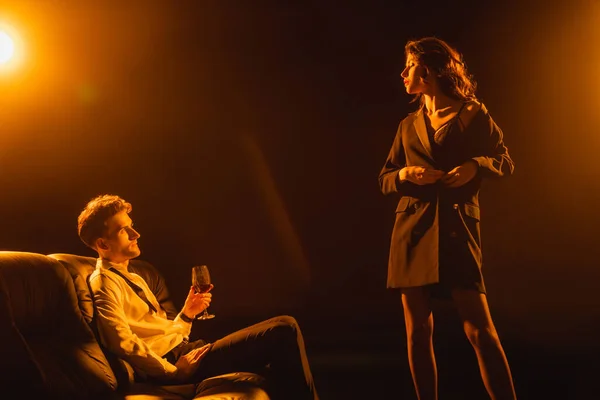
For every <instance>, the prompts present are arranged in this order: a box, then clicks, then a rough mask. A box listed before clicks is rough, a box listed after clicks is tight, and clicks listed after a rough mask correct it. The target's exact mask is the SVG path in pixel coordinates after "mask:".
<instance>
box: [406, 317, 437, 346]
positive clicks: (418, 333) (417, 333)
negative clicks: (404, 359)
mask: <svg viewBox="0 0 600 400" xmlns="http://www.w3.org/2000/svg"><path fill="white" fill-rule="evenodd" d="M406 335H407V337H408V341H409V343H411V344H415V345H418V344H429V343H431V340H432V338H433V320H432V319H428V320H426V321H423V322H419V323H409V324H407V326H406Z"/></svg>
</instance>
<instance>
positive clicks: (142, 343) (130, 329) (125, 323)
mask: <svg viewBox="0 0 600 400" xmlns="http://www.w3.org/2000/svg"><path fill="white" fill-rule="evenodd" d="M111 267H112V268H115V269H117V270H118V271H119V272H121V273H122V274H123V275H125V276H126V277H127V278H128V279H129V280H131V282H133V283H135V284H136V285H138V286H139V287H140V288H142V290H143V291H144V293H145V294H146V297H147V298H148V300H149V301H150V302H151V303H152V305H154V307H155V308H156V310H158V311H157V312H154V311H152V310H148V305H147V304H146V303H145V302H144V301H143V300H142V299H141V298H140V297H139V296H138V295H137V294H136V293H135V291H133V289H132V288H131V287H130V286H129V284H128V283H127V282H125V280H124V279H123V278H122V277H120V276H119V275H118V274H116V273H115V272H114V271H110V270H109V268H111ZM90 287H91V290H92V293H93V295H94V306H95V310H96V324H97V326H98V332H99V335H100V340H101V341H102V343H103V345H104V346H105V347H106V348H107V349H108V350H110V351H111V352H113V353H115V354H117V355H118V356H119V357H121V358H123V359H124V360H126V361H127V362H129V363H130V364H131V365H132V366H133V368H134V369H135V370H136V372H137V373H138V374H140V375H141V376H152V377H165V376H172V375H173V374H175V373H176V372H177V368H176V367H175V365H173V364H171V363H170V362H168V361H167V360H166V359H164V358H162V357H163V356H164V355H165V354H167V353H168V352H169V351H170V350H171V349H173V348H174V347H175V346H177V345H178V344H180V343H181V342H182V341H183V340H184V338H185V339H186V340H187V339H188V338H189V335H190V332H191V328H192V324H191V323H189V322H185V321H183V320H182V319H181V313H179V315H177V317H176V318H175V319H174V320H172V321H171V320H169V319H167V313H166V312H165V310H163V309H162V308H161V307H160V305H159V303H158V301H157V300H156V297H155V296H154V294H153V293H152V291H151V290H150V288H149V287H148V284H147V283H146V281H145V280H144V279H143V278H142V277H141V276H139V275H137V274H134V273H133V272H129V271H127V266H126V265H123V264H116V263H111V262H109V261H106V260H101V259H98V261H97V262H96V270H95V271H94V272H93V273H92V275H91V276H90Z"/></svg>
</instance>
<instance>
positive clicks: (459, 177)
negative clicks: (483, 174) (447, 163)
mask: <svg viewBox="0 0 600 400" xmlns="http://www.w3.org/2000/svg"><path fill="white" fill-rule="evenodd" d="M478 168H479V164H477V162H476V161H475V160H469V161H467V162H465V163H463V164H462V165H459V166H458V167H456V168H454V169H453V170H451V171H448V172H447V173H446V175H444V176H443V177H442V178H441V179H440V182H442V184H443V185H444V186H446V187H449V188H457V187H460V186H462V185H464V184H466V183H467V182H469V181H470V180H471V179H473V178H475V175H477V169H478Z"/></svg>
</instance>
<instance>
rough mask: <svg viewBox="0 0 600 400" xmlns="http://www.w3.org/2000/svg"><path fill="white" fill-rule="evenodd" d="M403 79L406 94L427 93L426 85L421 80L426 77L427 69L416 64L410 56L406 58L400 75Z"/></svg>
mask: <svg viewBox="0 0 600 400" xmlns="http://www.w3.org/2000/svg"><path fill="white" fill-rule="evenodd" d="M400 75H401V76H402V78H404V87H405V88H406V93H408V94H419V93H424V92H426V91H427V83H426V82H425V80H424V79H423V78H425V77H426V76H427V69H426V68H425V67H424V66H423V65H420V64H418V62H417V59H416V57H415V56H413V55H412V54H409V55H408V57H407V58H406V67H405V68H404V70H403V71H402V73H401V74H400Z"/></svg>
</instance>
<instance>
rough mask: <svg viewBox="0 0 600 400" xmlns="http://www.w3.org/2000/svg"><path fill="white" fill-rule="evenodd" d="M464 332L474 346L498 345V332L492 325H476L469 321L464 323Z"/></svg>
mask: <svg viewBox="0 0 600 400" xmlns="http://www.w3.org/2000/svg"><path fill="white" fill-rule="evenodd" d="M464 329H465V334H466V335H467V339H469V342H471V345H473V347H475V348H486V347H491V346H493V347H497V346H499V345H500V338H499V337H498V332H496V329H495V328H494V327H493V326H483V327H477V326H475V325H473V324H470V323H465V324H464Z"/></svg>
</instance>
